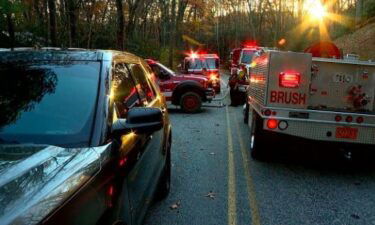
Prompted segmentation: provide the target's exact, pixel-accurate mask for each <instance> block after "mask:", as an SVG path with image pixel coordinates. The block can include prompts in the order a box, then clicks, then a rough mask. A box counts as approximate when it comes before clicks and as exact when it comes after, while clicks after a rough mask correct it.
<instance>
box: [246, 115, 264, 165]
mask: <svg viewBox="0 0 375 225" xmlns="http://www.w3.org/2000/svg"><path fill="white" fill-rule="evenodd" d="M251 114H252V116H251V117H252V120H251V126H250V129H251V136H250V155H251V157H252V158H254V159H257V160H264V158H265V151H266V146H265V142H264V135H263V132H262V125H263V121H262V119H261V118H260V117H259V115H258V114H257V113H256V112H255V111H252V113H251Z"/></svg>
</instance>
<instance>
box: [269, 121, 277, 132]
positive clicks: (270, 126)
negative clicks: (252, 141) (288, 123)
mask: <svg viewBox="0 0 375 225" xmlns="http://www.w3.org/2000/svg"><path fill="white" fill-rule="evenodd" d="M277 125H278V121H277V120H275V119H270V120H268V121H267V127H268V129H272V130H273V129H276V128H277Z"/></svg>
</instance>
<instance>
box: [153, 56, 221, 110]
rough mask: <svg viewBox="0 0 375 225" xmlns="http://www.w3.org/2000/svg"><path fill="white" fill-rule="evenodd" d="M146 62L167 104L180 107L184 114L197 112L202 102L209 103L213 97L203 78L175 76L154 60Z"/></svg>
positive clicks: (206, 80) (185, 75)
mask: <svg viewBox="0 0 375 225" xmlns="http://www.w3.org/2000/svg"><path fill="white" fill-rule="evenodd" d="M146 62H147V63H148V65H149V66H150V67H151V69H152V71H153V74H154V75H155V79H156V82H157V83H158V85H159V87H160V90H161V92H162V93H163V95H164V96H165V98H166V101H167V103H170V104H173V105H176V106H180V107H181V109H182V110H183V111H184V112H187V113H196V112H199V111H200V110H201V107H202V102H211V100H212V99H213V98H214V97H215V91H214V90H213V89H212V88H211V87H210V86H209V81H208V79H207V78H206V77H205V76H202V75H192V74H177V73H175V72H173V71H172V70H171V69H169V68H168V67H166V66H164V65H163V64H161V63H160V62H157V61H155V60H152V59H146Z"/></svg>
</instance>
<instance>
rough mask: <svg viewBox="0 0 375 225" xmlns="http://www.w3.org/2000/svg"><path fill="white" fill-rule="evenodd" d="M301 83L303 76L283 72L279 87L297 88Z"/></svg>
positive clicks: (280, 76)
mask: <svg viewBox="0 0 375 225" xmlns="http://www.w3.org/2000/svg"><path fill="white" fill-rule="evenodd" d="M300 82H301V74H299V73H296V72H281V73H280V74H279V86H280V87H285V88H297V87H299V84H300Z"/></svg>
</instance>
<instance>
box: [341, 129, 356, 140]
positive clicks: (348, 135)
mask: <svg viewBox="0 0 375 225" xmlns="http://www.w3.org/2000/svg"><path fill="white" fill-rule="evenodd" d="M357 136H358V128H352V127H336V138H344V139H353V140H356V139H357Z"/></svg>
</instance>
